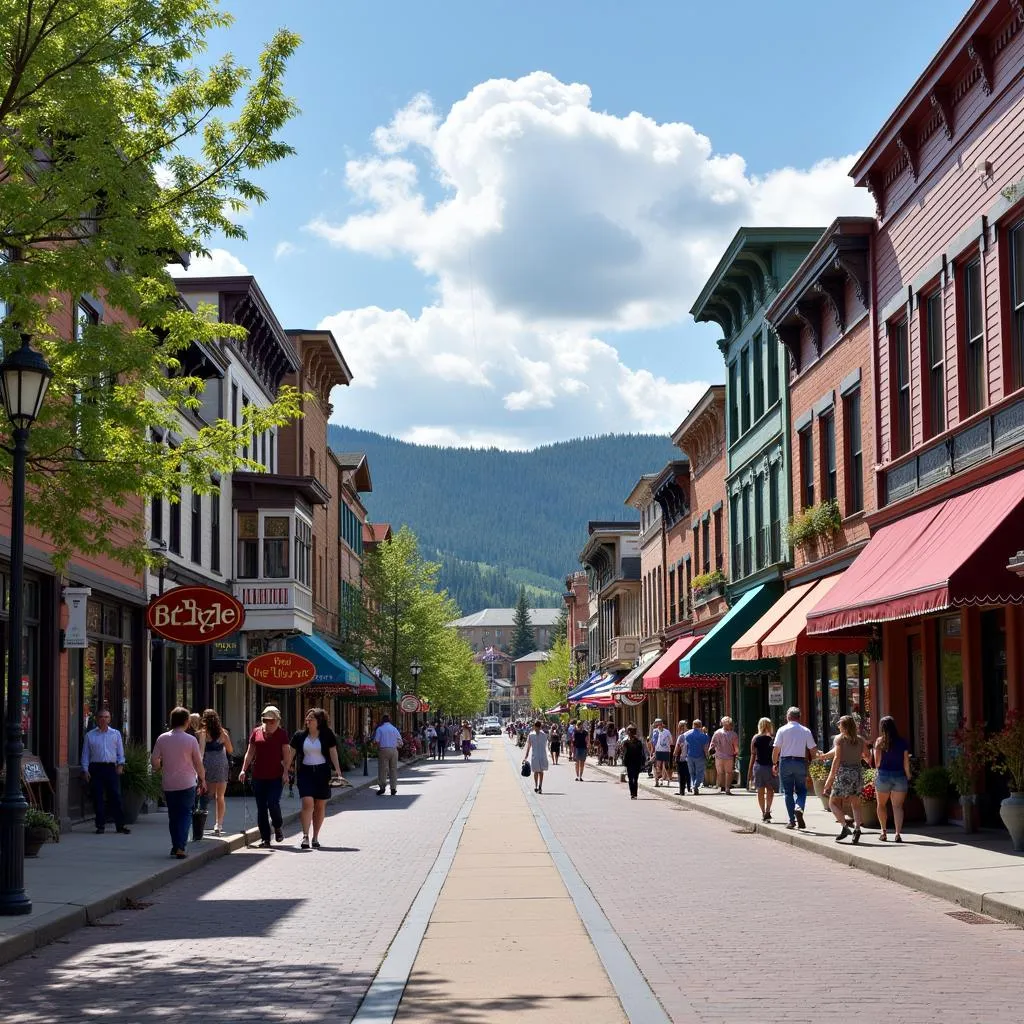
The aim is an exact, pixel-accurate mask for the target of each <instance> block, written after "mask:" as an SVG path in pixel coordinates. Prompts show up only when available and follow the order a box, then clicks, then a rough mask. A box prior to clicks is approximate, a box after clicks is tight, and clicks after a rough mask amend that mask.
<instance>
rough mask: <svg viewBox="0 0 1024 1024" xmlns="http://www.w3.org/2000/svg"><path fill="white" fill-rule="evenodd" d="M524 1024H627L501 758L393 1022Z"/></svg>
mask: <svg viewBox="0 0 1024 1024" xmlns="http://www.w3.org/2000/svg"><path fill="white" fill-rule="evenodd" d="M553 930H555V931H557V934H558V952H557V955H554V954H553V952H552V949H551V943H550V935H551V934H552V931H553ZM524 1015H525V1016H529V1015H533V1016H534V1017H535V1019H543V1020H557V1021H559V1022H560V1024H575V1022H576V1021H580V1022H584V1021H585V1022H587V1024H590V1022H592V1021H593V1020H601V1021H602V1022H605V1024H614V1022H615V1021H624V1020H625V1015H624V1013H623V1010H622V1006H621V1004H620V1003H619V1000H618V997H617V996H616V994H615V990H614V988H613V987H612V984H611V982H610V980H609V978H608V975H607V973H606V972H605V969H604V967H603V965H602V964H601V961H600V959H599V957H598V955H597V952H596V950H595V949H594V947H593V945H592V943H591V941H590V937H589V935H588V934H587V931H586V928H585V927H584V925H583V922H582V921H581V919H580V917H579V914H578V913H577V911H576V907H575V905H574V903H573V901H572V899H571V898H570V895H569V892H568V890H567V889H566V887H565V884H564V883H563V881H562V879H561V877H560V875H559V873H558V869H557V868H556V867H555V864H554V861H553V860H552V858H551V856H550V854H549V853H548V850H547V846H546V845H545V843H544V839H543V837H542V836H541V834H540V831H539V830H538V828H537V825H536V823H535V821H534V817H533V813H532V811H531V810H530V808H529V807H528V805H527V802H526V799H525V797H524V794H523V790H522V787H521V786H520V780H519V778H518V777H517V776H515V775H513V773H512V772H511V771H510V770H509V766H508V764H507V763H506V761H505V758H504V757H503V756H501V752H500V749H499V750H497V756H496V757H495V758H494V759H493V760H492V761H491V763H490V764H489V765H488V766H487V768H486V769H485V774H484V777H483V780H482V782H481V785H480V790H479V792H478V794H477V797H476V801H475V803H474V805H473V809H472V811H471V812H470V814H469V818H468V820H467V821H466V825H465V828H464V830H463V832H462V838H461V841H460V843H459V846H458V850H457V852H456V854H455V859H454V861H453V862H452V865H451V868H450V870H449V872H448V877H447V879H446V881H445V884H444V887H443V888H442V890H441V893H440V896H439V897H438V900H437V903H436V904H435V907H434V910H433V912H432V914H431V916H430V923H429V925H428V926H427V930H426V933H425V934H424V937H423V941H422V942H421V944H420V947H419V951H418V953H417V955H416V959H415V962H414V964H413V968H412V972H411V974H410V976H409V980H408V982H407V984H406V987H405V992H404V995H403V996H402V1002H401V1004H400V1006H399V1009H398V1015H397V1017H396V1018H395V1020H396V1021H397V1022H398V1024H419V1022H427V1021H430V1022H433V1021H437V1020H444V1019H450V1020H481V1021H483V1020H487V1021H494V1022H499V1021H504V1020H521V1019H522V1017H523V1016H524ZM542 1015H543V1016H542Z"/></svg>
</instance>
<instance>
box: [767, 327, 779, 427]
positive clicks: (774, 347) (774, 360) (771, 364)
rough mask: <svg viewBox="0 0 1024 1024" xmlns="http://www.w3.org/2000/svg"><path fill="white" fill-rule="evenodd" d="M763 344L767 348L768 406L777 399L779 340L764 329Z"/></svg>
mask: <svg viewBox="0 0 1024 1024" xmlns="http://www.w3.org/2000/svg"><path fill="white" fill-rule="evenodd" d="M764 345H765V348H766V349H767V350H768V408H769V409H770V408H771V407H772V406H773V405H774V404H775V403H776V402H777V401H778V400H779V342H778V339H777V338H776V337H775V335H774V334H773V333H772V332H771V331H769V330H767V329H766V330H765V334H764Z"/></svg>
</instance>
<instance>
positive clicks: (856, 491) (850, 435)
mask: <svg viewBox="0 0 1024 1024" xmlns="http://www.w3.org/2000/svg"><path fill="white" fill-rule="evenodd" d="M843 415H844V417H845V422H844V423H843V434H844V439H845V441H846V514H847V515H850V514H851V513H853V512H860V511H861V509H863V508H864V455H863V452H862V451H861V440H860V388H857V390H856V391H852V392H850V394H848V395H847V396H846V397H845V398H844V399H843Z"/></svg>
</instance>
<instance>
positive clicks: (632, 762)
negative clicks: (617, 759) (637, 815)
mask: <svg viewBox="0 0 1024 1024" xmlns="http://www.w3.org/2000/svg"><path fill="white" fill-rule="evenodd" d="M646 763H647V751H646V750H645V749H644V741H643V740H642V739H640V737H639V736H637V734H636V726H635V725H627V726H626V738H625V740H624V741H623V743H622V767H623V768H625V769H626V780H627V781H628V782H629V799H630V800H635V799H636V794H637V788H638V785H639V781H640V773H641V772H642V771H643V769H644V765H645V764H646Z"/></svg>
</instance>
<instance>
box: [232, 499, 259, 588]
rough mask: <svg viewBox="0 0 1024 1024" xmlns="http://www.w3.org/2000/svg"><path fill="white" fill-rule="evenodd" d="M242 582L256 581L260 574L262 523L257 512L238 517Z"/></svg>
mask: <svg viewBox="0 0 1024 1024" xmlns="http://www.w3.org/2000/svg"><path fill="white" fill-rule="evenodd" d="M235 571H236V573H237V575H238V578H239V579H240V580H254V579H256V578H257V577H258V576H259V574H260V522H259V515H258V513H256V512H241V513H239V515H238V564H237V566H236V567H235Z"/></svg>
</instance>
